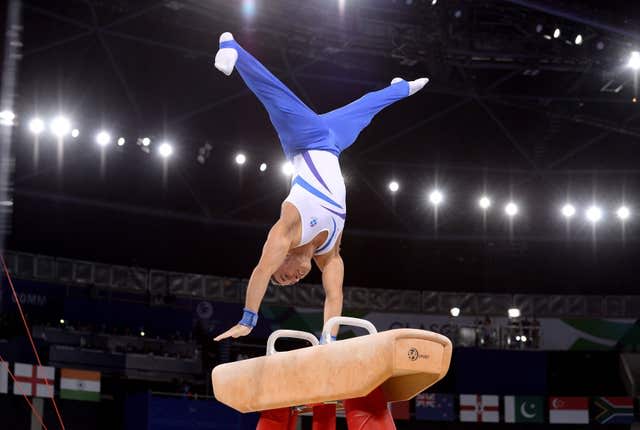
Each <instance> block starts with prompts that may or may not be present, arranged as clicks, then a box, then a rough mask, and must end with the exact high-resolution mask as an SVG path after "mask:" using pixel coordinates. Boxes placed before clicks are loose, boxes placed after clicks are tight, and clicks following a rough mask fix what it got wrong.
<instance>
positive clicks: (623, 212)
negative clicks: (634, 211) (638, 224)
mask: <svg viewBox="0 0 640 430" xmlns="http://www.w3.org/2000/svg"><path fill="white" fill-rule="evenodd" d="M616 215H618V218H620V220H622V221H626V220H628V219H629V217H630V216H631V210H630V209H629V208H628V207H626V206H620V207H619V208H618V210H617V211H616Z"/></svg>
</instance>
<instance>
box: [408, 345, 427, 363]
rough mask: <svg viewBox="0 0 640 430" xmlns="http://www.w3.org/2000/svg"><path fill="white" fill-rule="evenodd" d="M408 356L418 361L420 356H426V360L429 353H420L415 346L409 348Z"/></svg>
mask: <svg viewBox="0 0 640 430" xmlns="http://www.w3.org/2000/svg"><path fill="white" fill-rule="evenodd" d="M407 357H409V360H411V361H416V360H417V359H418V358H424V359H425V360H426V359H428V358H429V356H428V355H427V354H420V353H419V352H418V350H417V349H415V348H411V349H409V352H408V353H407Z"/></svg>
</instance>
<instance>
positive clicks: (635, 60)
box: [627, 51, 640, 70]
mask: <svg viewBox="0 0 640 430" xmlns="http://www.w3.org/2000/svg"><path fill="white" fill-rule="evenodd" d="M627 67H629V68H631V69H633V70H638V69H640V52H638V51H633V52H631V55H629V62H628V63H627Z"/></svg>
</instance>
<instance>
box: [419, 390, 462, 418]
mask: <svg viewBox="0 0 640 430" xmlns="http://www.w3.org/2000/svg"><path fill="white" fill-rule="evenodd" d="M416 419H418V420H427V421H453V419H454V415H453V394H439V393H421V394H418V395H417V396H416Z"/></svg>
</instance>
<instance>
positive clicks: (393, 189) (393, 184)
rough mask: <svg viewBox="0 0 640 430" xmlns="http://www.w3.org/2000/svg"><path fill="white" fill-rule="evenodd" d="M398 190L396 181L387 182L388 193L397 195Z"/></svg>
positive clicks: (398, 185) (398, 186)
mask: <svg viewBox="0 0 640 430" xmlns="http://www.w3.org/2000/svg"><path fill="white" fill-rule="evenodd" d="M399 189H400V184H399V183H398V182H397V181H391V182H389V191H391V192H392V193H397V192H398V190H399Z"/></svg>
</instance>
